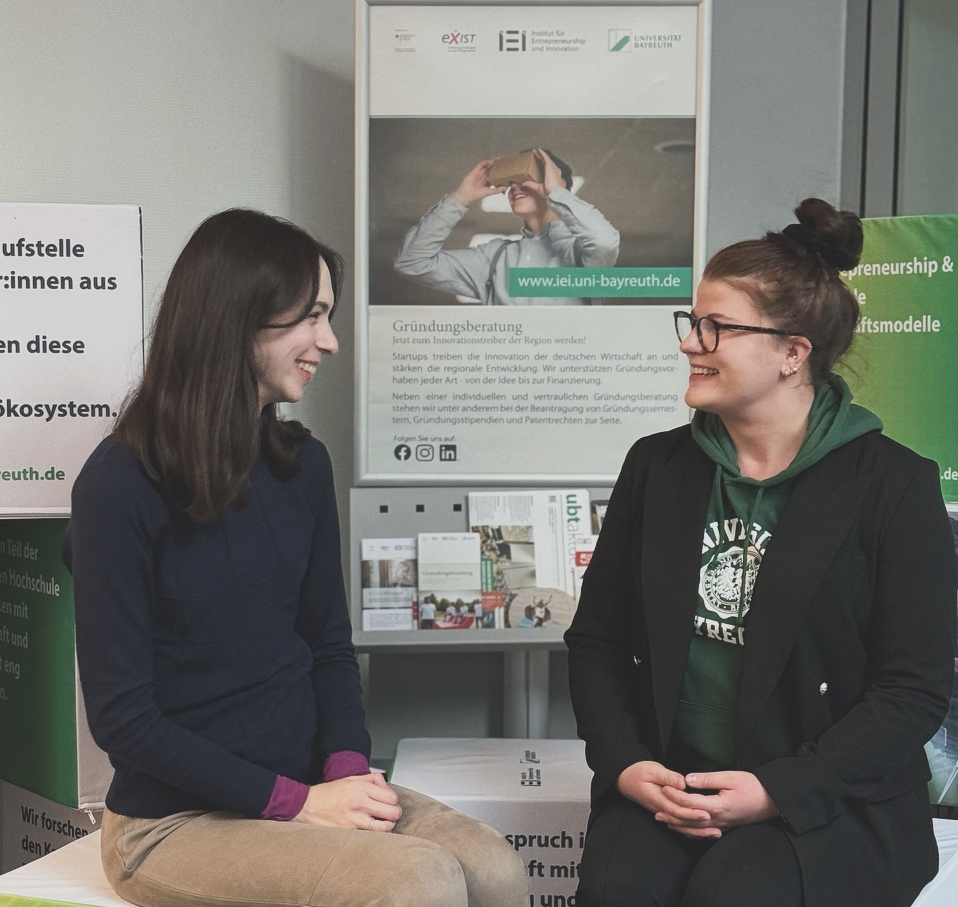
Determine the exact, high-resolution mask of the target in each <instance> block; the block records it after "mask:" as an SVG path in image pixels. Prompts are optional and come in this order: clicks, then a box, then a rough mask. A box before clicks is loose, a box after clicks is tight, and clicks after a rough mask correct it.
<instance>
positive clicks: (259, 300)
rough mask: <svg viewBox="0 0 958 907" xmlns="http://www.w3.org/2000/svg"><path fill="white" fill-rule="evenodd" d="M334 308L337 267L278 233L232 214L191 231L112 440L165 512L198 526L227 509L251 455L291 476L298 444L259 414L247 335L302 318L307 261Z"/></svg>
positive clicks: (309, 242) (296, 237)
mask: <svg viewBox="0 0 958 907" xmlns="http://www.w3.org/2000/svg"><path fill="white" fill-rule="evenodd" d="M320 258H322V260H323V261H325V263H326V265H327V267H328V268H329V273H330V278H331V281H332V285H333V291H334V294H335V295H334V299H335V298H338V296H339V291H340V288H341V286H342V280H343V270H344V269H343V260H342V258H341V257H340V256H339V255H338V254H337V253H336V252H334V251H333V250H332V249H329V248H327V247H326V246H324V245H322V244H321V243H319V242H317V241H316V240H315V239H313V238H312V237H311V236H310V235H309V234H308V233H306V232H305V231H303V230H301V229H300V228H299V227H297V226H295V225H294V224H291V223H289V222H288V221H285V220H281V219H279V218H276V217H271V216H270V215H268V214H263V213H262V212H259V211H250V210H245V209H240V208H233V209H230V210H228V211H222V212H220V213H219V214H214V215H213V216H212V217H209V218H208V219H207V220H205V221H204V222H203V223H202V224H200V226H199V227H198V228H197V229H196V232H195V233H194V234H193V236H192V237H191V238H190V240H189V242H187V244H186V246H185V247H184V249H183V251H182V252H181V253H180V256H179V258H177V260H176V263H175V264H174V265H173V269H172V271H171V272H170V277H169V281H168V282H167V285H166V290H165V291H164V293H163V298H162V300H161V302H160V307H159V311H158V312H157V315H156V321H155V322H154V324H153V331H152V334H151V342H150V352H149V356H148V357H147V362H146V368H145V369H144V372H143V379H142V381H141V382H140V385H139V387H138V388H137V390H136V391H135V392H134V393H133V394H132V396H131V397H130V398H129V400H128V401H127V402H126V404H125V406H124V408H123V410H122V412H121V413H120V416H119V418H118V419H117V422H116V426H115V428H114V435H115V437H117V438H119V439H120V440H121V441H123V442H124V443H126V444H127V445H128V446H129V447H130V448H131V449H132V450H133V452H134V454H135V455H136V457H137V459H138V460H139V462H140V464H141V466H142V468H143V469H144V470H145V471H146V473H147V475H149V476H150V477H151V478H152V479H153V480H154V481H156V482H157V483H158V484H159V485H160V486H161V488H162V489H163V490H164V493H165V494H166V496H167V498H168V500H169V501H170V503H171V504H172V505H173V506H175V507H177V508H180V509H182V510H183V511H184V512H185V513H186V514H187V515H188V516H189V517H191V518H192V519H194V520H196V521H198V522H209V521H210V520H212V519H214V518H215V517H216V516H217V515H218V514H219V513H220V512H222V510H223V509H224V508H225V507H227V506H230V505H233V506H239V505H241V504H242V501H243V490H244V488H245V485H246V482H247V480H248V478H249V473H250V470H251V468H252V466H253V463H254V461H255V459H256V456H257V454H258V452H259V451H260V450H262V452H263V454H264V456H265V458H266V461H267V462H268V463H269V465H270V467H271V468H272V469H273V471H274V472H276V473H277V474H278V475H280V476H290V475H294V474H295V473H296V472H297V471H298V469H299V461H298V460H297V458H296V453H295V445H296V443H297V442H298V441H300V440H302V439H303V438H305V437H306V436H307V435H308V434H309V432H308V431H307V430H306V429H305V428H304V427H303V426H302V425H300V423H298V422H285V421H280V420H279V419H277V417H276V407H275V406H274V405H270V406H267V407H266V408H265V409H264V410H263V411H262V412H260V408H259V402H258V393H257V386H256V375H255V371H254V359H253V349H254V341H255V338H256V333H257V331H259V330H260V329H261V328H263V327H264V326H265V325H267V324H270V323H272V322H275V321H276V319H277V317H278V316H281V315H288V313H289V311H290V309H293V308H294V307H297V306H298V307H299V309H298V314H297V316H296V318H295V319H294V320H293V321H292V322H290V323H291V324H292V323H296V322H297V321H299V320H302V319H303V318H305V317H306V316H307V315H308V313H309V312H310V310H311V309H312V307H313V304H314V302H315V300H316V295H317V293H318V290H319V260H320Z"/></svg>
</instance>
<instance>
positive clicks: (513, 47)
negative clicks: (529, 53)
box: [499, 28, 526, 52]
mask: <svg viewBox="0 0 958 907" xmlns="http://www.w3.org/2000/svg"><path fill="white" fill-rule="evenodd" d="M525 49H526V33H525V29H523V30H521V31H520V30H519V29H516V28H509V29H502V30H500V31H499V50H503V51H512V52H515V51H522V50H525Z"/></svg>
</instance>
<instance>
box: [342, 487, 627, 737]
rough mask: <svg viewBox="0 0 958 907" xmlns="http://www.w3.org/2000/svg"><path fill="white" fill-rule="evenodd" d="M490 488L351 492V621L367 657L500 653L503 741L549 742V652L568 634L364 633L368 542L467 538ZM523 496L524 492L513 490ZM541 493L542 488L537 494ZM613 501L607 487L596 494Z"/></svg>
mask: <svg viewBox="0 0 958 907" xmlns="http://www.w3.org/2000/svg"><path fill="white" fill-rule="evenodd" d="M489 490H490V489H489V487H488V486H482V487H479V486H469V487H465V486H455V487H435V488H408V487H401V488H400V487H389V488H353V489H352V490H351V495H350V507H349V511H350V521H349V525H350V537H349V565H350V568H349V575H350V616H351V618H352V622H353V627H354V630H353V642H354V643H355V645H356V649H357V651H359V652H361V653H367V652H377V651H380V652H382V651H389V652H396V653H400V652H401V653H416V652H418V653H423V652H430V651H431V652H440V651H443V652H446V651H459V652H466V651H485V652H489V651H501V652H503V672H504V684H503V689H504V694H503V695H504V719H503V723H504V728H503V730H504V733H505V735H506V736H507V737H545V736H547V735H546V723H547V719H548V697H549V651H550V650H561V649H564V648H565V643H564V642H563V641H562V633H563V630H562V629H558V628H548V629H547V628H539V629H518V628H516V629H502V630H485V629H484V630H476V629H469V630H441V631H437V630H408V631H407V630H393V631H371V632H363V631H362V630H359V629H355V628H357V627H361V626H362V591H361V581H360V556H359V552H360V544H361V541H362V539H364V538H388V537H392V536H396V537H402V536H415V535H416V534H418V533H419V532H464V531H466V530H468V528H469V527H468V525H467V523H468V506H467V495H468V494H469V492H470V491H489ZM510 490H521V489H510ZM536 490H541V486H536ZM588 490H589V493H590V495H592V496H593V497H594V498H608V496H609V492H610V491H611V489H610V488H608V487H590V488H589V489H588Z"/></svg>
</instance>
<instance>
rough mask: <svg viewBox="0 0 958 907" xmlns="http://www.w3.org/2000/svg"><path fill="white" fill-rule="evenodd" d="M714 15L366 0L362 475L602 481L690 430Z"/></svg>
mask: <svg viewBox="0 0 958 907" xmlns="http://www.w3.org/2000/svg"><path fill="white" fill-rule="evenodd" d="M707 14H708V5H707V3H701V4H696V3H688V4H685V5H677V4H675V5H656V6H649V5H632V6H584V5H583V6H575V5H571V6H546V5H535V6H532V5H529V6H512V5H502V6H470V5H465V4H463V5H456V6H430V5H413V4H409V5H406V4H377V3H371V2H368V0H359V16H358V19H359V22H358V29H357V34H358V43H359V47H358V53H357V59H358V68H359V71H358V74H357V86H358V88H357V90H358V104H357V119H358V122H357V134H358V142H357V155H358V158H357V160H358V163H357V253H358V254H357V280H356V283H357V312H356V317H357V331H356V334H357V350H358V356H357V372H358V374H357V398H358V399H357V410H358V420H357V421H358V426H359V431H358V443H357V481H358V482H359V484H436V483H444V482H447V483H454V484H462V483H466V482H468V483H477V482H478V483H500V484H501V483H528V482H530V481H535V482H542V481H550V482H577V483H579V484H583V483H590V484H608V483H611V482H612V481H613V480H614V478H615V476H616V475H617V473H618V471H619V467H620V465H621V461H622V458H623V457H624V455H625V452H626V451H627V450H628V448H629V446H630V445H631V443H632V442H633V441H634V440H635V439H636V438H637V437H639V436H641V435H644V434H648V433H650V432H654V431H658V430H661V429H665V428H670V427H673V426H675V425H678V424H681V423H682V422H684V421H685V420H686V419H687V418H688V410H687V408H686V406H685V404H684V402H683V399H682V397H683V393H684V390H685V386H686V378H687V369H686V367H685V363H684V361H682V360H681V358H680V354H679V352H678V343H677V341H676V338H675V332H674V327H673V320H672V312H673V311H674V310H676V309H688V308H690V307H691V294H692V280H693V274H694V273H696V272H698V271H700V268H701V262H700V257H701V255H702V254H703V246H704V244H703V242H702V238H701V235H700V232H701V229H702V224H703V217H702V216H701V205H702V200H703V198H704V179H703V174H704V169H705V166H704V155H703V149H704V147H705V144H706V142H705V134H706V114H705V110H704V104H703V98H704V97H705V90H704V88H703V83H704V79H705V73H706V71H707V67H706V63H705V60H706V59H707V46H708V40H707V39H708V15H707Z"/></svg>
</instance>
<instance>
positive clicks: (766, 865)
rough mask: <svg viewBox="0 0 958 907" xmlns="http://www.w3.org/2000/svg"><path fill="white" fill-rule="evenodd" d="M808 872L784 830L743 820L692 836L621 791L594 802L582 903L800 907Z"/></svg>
mask: <svg viewBox="0 0 958 907" xmlns="http://www.w3.org/2000/svg"><path fill="white" fill-rule="evenodd" d="M801 905H802V877H801V870H800V868H799V864H798V860H797V858H796V856H795V852H794V851H793V849H792V845H791V843H790V842H789V840H788V835H787V834H786V832H785V830H784V829H782V828H780V827H779V826H778V825H777V824H775V823H772V822H760V823H756V824H755V825H743V826H741V827H739V828H734V829H732V830H730V831H726V832H725V833H724V834H723V835H722V837H721V838H719V839H717V840H713V841H709V842H704V841H700V840H695V839H692V838H686V837H685V836H684V835H680V834H678V833H677V832H674V831H672V830H671V829H669V828H668V827H667V826H665V825H663V824H662V823H661V822H656V821H655V819H654V818H653V817H652V814H651V813H649V812H648V811H647V810H646V809H644V808H643V807H641V806H639V805H638V804H636V803H633V802H632V801H631V800H627V799H626V798H625V797H622V796H620V795H619V794H617V793H611V794H609V795H607V797H606V799H605V801H604V802H603V803H600V804H596V807H595V808H594V809H593V813H592V817H591V819H590V824H589V833H588V835H587V836H586V841H585V849H584V851H583V854H582V862H581V865H580V867H579V889H578V891H577V893H576V907H801Z"/></svg>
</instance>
